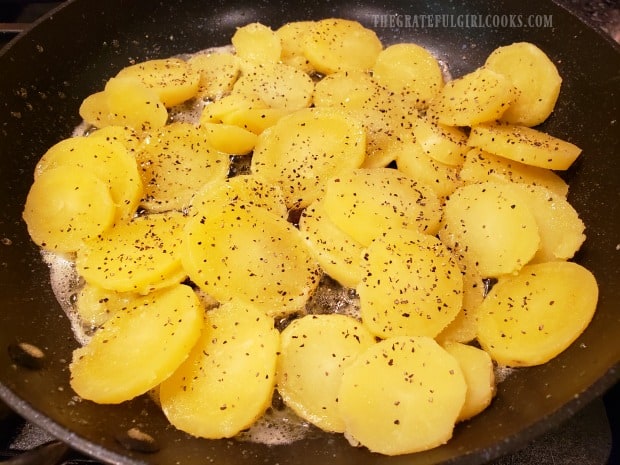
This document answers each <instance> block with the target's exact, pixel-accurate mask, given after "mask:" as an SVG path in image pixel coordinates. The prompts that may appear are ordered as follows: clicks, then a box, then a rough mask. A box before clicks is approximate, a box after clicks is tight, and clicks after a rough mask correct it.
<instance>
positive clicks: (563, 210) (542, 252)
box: [510, 184, 586, 262]
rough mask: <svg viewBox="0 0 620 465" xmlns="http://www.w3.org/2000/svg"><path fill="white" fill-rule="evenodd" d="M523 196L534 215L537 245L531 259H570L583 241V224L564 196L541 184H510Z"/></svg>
mask: <svg viewBox="0 0 620 465" xmlns="http://www.w3.org/2000/svg"><path fill="white" fill-rule="evenodd" d="M510 186H511V188H513V189H514V190H515V192H517V195H522V196H523V198H524V201H525V202H526V203H527V205H528V206H529V208H530V210H531V211H532V213H533V214H534V218H536V224H537V225H538V232H539V234H540V245H539V247H538V251H537V252H536V255H535V256H534V258H533V261H535V262H546V261H552V260H568V259H570V258H573V256H574V255H575V253H576V252H577V251H578V250H579V249H580V248H581V245H582V244H583V242H584V241H585V240H586V236H585V234H584V231H585V225H584V224H583V221H581V218H579V214H578V213H577V211H576V210H575V209H574V208H573V206H572V205H571V204H570V203H568V200H566V198H565V197H562V196H559V195H557V194H554V193H553V192H551V191H550V190H549V189H546V188H545V187H542V186H528V185H526V184H511V185H510Z"/></svg>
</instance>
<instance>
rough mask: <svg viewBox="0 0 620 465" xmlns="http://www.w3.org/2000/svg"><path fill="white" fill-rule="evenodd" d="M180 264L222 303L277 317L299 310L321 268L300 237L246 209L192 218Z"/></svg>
mask: <svg viewBox="0 0 620 465" xmlns="http://www.w3.org/2000/svg"><path fill="white" fill-rule="evenodd" d="M182 241H183V248H182V261H183V267H184V268H185V270H186V271H187V273H188V274H189V276H190V278H191V279H192V280H193V281H194V282H195V283H196V285H198V286H199V287H200V288H202V289H203V290H204V291H205V292H207V293H208V294H210V295H211V296H213V297H214V298H215V299H217V300H219V301H220V302H228V301H230V300H233V299H235V300H239V301H240V302H245V303H247V304H248V305H252V306H256V307H258V308H260V309H261V310H263V311H264V312H265V313H267V314H269V315H271V316H275V315H280V314H286V313H294V312H297V311H299V310H300V309H302V308H303V307H304V305H305V303H306V301H307V299H308V298H309V296H310V295H311V294H312V292H313V291H314V289H315V288H316V286H317V285H318V281H319V267H318V265H317V263H316V262H315V261H314V259H313V258H312V257H311V256H310V253H309V252H308V249H307V246H306V244H305V242H304V240H303V238H302V236H301V233H300V232H299V231H298V230H297V229H296V228H295V227H294V226H292V225H291V224H290V223H288V222H287V221H286V220H285V219H284V218H282V217H280V216H277V215H275V214H273V213H272V212H270V211H268V210H267V209H266V208H261V207H257V206H250V205H245V204H240V205H234V206H231V207H230V208H228V209H226V210H223V211H217V212H212V213H209V214H207V215H204V214H198V215H196V216H194V217H192V218H191V219H190V220H189V221H188V223H187V226H186V228H185V230H184V234H183V239H182Z"/></svg>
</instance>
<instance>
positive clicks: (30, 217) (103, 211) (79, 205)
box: [22, 165, 116, 253]
mask: <svg viewBox="0 0 620 465" xmlns="http://www.w3.org/2000/svg"><path fill="white" fill-rule="evenodd" d="M22 216H23V218H24V221H25V222H26V225H27V227H28V233H29V234H30V237H31V238H32V240H33V241H34V243H35V244H37V245H39V246H40V247H42V248H43V249H46V250H51V251H55V252H59V253H66V252H75V251H77V250H78V249H80V248H81V247H83V245H84V241H85V240H87V239H90V238H94V237H96V236H97V235H99V234H101V233H103V232H104V231H106V230H107V229H109V228H110V227H111V226H112V224H113V222H114V219H115V218H116V206H115V204H114V200H113V199H112V195H111V193H110V188H109V186H108V185H107V184H106V183H105V182H104V181H102V180H101V179H99V178H98V177H97V176H95V175H94V174H93V173H91V172H90V170H88V169H86V168H83V167H79V166H72V165H61V166H58V167H56V168H50V169H48V170H45V171H44V172H43V173H41V174H40V175H39V176H38V177H37V178H36V180H35V181H34V183H33V184H32V185H31V186H30V190H29V192H28V196H27V197H26V203H25V205H24V211H23V213H22Z"/></svg>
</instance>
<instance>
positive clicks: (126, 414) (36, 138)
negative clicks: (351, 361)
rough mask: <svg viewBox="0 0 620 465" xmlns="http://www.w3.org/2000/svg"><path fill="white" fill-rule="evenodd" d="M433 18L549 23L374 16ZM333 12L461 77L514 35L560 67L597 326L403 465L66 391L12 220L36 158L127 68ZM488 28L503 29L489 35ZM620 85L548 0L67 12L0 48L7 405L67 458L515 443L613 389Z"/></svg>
mask: <svg viewBox="0 0 620 465" xmlns="http://www.w3.org/2000/svg"><path fill="white" fill-rule="evenodd" d="M442 14H445V15H451V16H448V17H446V19H445V20H447V21H450V20H452V21H456V20H457V19H458V18H459V15H481V16H479V17H478V18H477V21H481V20H485V18H487V16H486V15H521V16H520V18H521V20H522V21H527V18H528V17H529V15H548V16H546V18H551V22H552V24H551V25H549V24H547V26H550V27H511V25H510V24H506V25H502V24H501V21H503V20H510V17H509V16H489V17H488V18H489V20H490V21H491V24H488V25H486V26H485V27H469V28H467V27H458V26H457V27H450V26H449V25H448V26H439V25H437V24H435V25H434V27H430V26H429V25H428V24H427V25H426V26H425V27H398V25H397V23H396V24H394V25H392V24H391V23H390V22H389V19H388V20H387V22H385V19H384V20H383V21H384V22H383V23H382V22H381V21H382V20H381V16H378V15H397V16H395V18H396V19H400V20H406V15H411V16H413V15H418V16H417V20H418V21H422V19H421V18H422V16H421V15H442ZM330 16H332V17H344V18H351V19H356V20H359V21H360V22H362V23H363V24H364V25H366V26H368V27H372V28H374V29H375V30H376V31H377V33H378V35H379V36H380V38H381V39H382V40H383V42H384V43H385V44H391V43H395V42H404V41H413V42H417V43H419V44H421V45H424V46H426V47H428V48H429V49H430V50H432V51H433V53H435V54H436V55H437V56H438V57H439V58H440V59H443V60H445V61H446V62H447V63H449V66H450V71H451V72H452V74H453V75H454V76H458V75H461V74H463V73H465V72H467V71H470V70H472V69H473V68H475V67H477V66H478V65H480V64H481V63H482V62H483V61H484V59H485V57H486V56H487V55H488V53H489V52H490V51H491V50H493V49H494V48H495V47H497V46H500V45H505V44H509V43H511V42H515V41H522V40H528V41H531V42H534V43H536V44H537V45H538V46H539V47H541V48H542V49H543V50H545V51H546V52H547V54H548V55H549V56H550V57H551V58H552V60H553V61H554V62H556V63H557V66H558V69H559V71H560V74H561V75H562V77H563V78H564V82H563V87H562V92H561V95H560V99H559V103H558V105H557V108H556V111H555V113H554V114H553V116H552V117H551V118H550V119H549V120H548V122H546V123H545V124H544V129H545V130H547V131H549V132H550V133H551V134H553V135H556V136H559V137H563V138H565V139H567V140H569V141H571V142H573V143H576V144H577V145H579V146H581V147H582V148H583V149H584V151H583V155H582V156H581V158H580V159H579V161H578V162H577V163H576V165H575V166H574V167H573V168H571V169H570V171H569V172H567V173H565V176H566V179H567V180H568V181H569V182H570V183H571V191H570V200H571V201H572V203H573V204H574V205H575V207H576V208H577V210H578V211H579V212H580V214H581V216H582V218H583V220H584V221H585V223H586V225H587V226H588V229H587V233H588V240H587V242H586V243H585V245H584V247H583V249H582V250H581V251H580V253H579V255H578V256H577V257H576V260H578V261H579V262H580V263H582V264H584V265H585V266H587V267H588V268H590V269H591V270H592V271H593V272H594V273H595V275H596V277H597V279H598V281H599V284H600V290H601V293H600V304H599V308H598V311H597V314H596V316H595V318H594V320H593V322H592V324H591V325H590V327H589V328H588V330H587V331H586V332H585V333H584V334H583V335H582V336H581V337H580V338H579V339H578V340H577V341H576V342H575V343H574V344H573V345H572V346H571V347H570V348H569V349H568V350H567V351H566V352H564V353H563V354H561V355H560V356H559V357H557V358H556V359H554V360H552V361H551V362H550V363H548V364H546V365H544V366H540V367H536V368H529V369H521V370H518V371H517V372H516V373H514V374H513V375H511V376H509V377H508V379H507V380H506V381H504V382H503V383H501V384H500V386H499V391H498V395H497V398H496V399H495V401H494V403H493V405H492V406H491V407H490V408H489V409H488V410H487V411H485V412H484V413H483V414H481V415H480V416H479V417H477V418H475V419H473V420H472V421H470V422H467V423H464V424H462V425H459V426H458V427H457V428H456V430H455V434H454V438H453V439H452V440H451V441H450V442H449V443H448V444H447V445H445V446H442V447H440V448H437V449H435V450H432V451H429V452H425V453H420V454H415V455H410V456H400V457H393V458H390V457H382V456H378V455H374V454H370V453H368V452H367V451H366V450H364V449H354V448H352V447H350V446H349V445H348V443H347V442H346V440H344V439H343V438H342V437H341V436H332V435H322V436H320V437H318V438H312V439H308V440H303V441H299V442H296V443H294V444H292V445H291V446H281V447H266V446H263V445H257V444H249V443H238V442H236V441H232V440H223V441H206V440H200V439H195V438H190V437H187V436H186V435H185V434H182V433H180V432H179V431H176V430H175V429H174V428H172V427H170V426H169V425H168V424H167V422H166V420H165V419H164V417H163V415H162V414H161V413H160V412H159V411H158V410H157V408H156V407H155V406H154V405H153V404H152V403H151V402H150V401H149V400H148V399H145V398H139V399H136V400H134V401H131V402H128V403H126V404H123V405H120V406H102V405H95V404H92V403H90V402H84V401H79V399H77V398H76V397H75V396H74V394H73V393H72V391H71V389H70V388H69V386H68V372H67V361H68V360H70V357H71V351H72V350H73V349H74V348H75V347H76V346H77V344H76V342H75V341H74V339H73V338H72V335H71V332H70V329H69V324H68V321H67V319H66V318H65V317H64V315H63V314H62V312H61V310H60V308H59V306H58V305H57V303H56V301H55V299H54V295H53V294H52V291H51V288H50V285H49V274H48V270H47V268H46V265H45V264H44V263H43V262H42V260H41V258H40V255H39V252H38V250H37V248H36V247H35V246H34V245H33V244H32V243H31V242H30V240H29V238H28V235H27V234H26V230H25V227H24V224H23V222H22V221H21V219H20V218H21V210H22V205H23V203H24V199H25V195H26V193H27V191H28V187H29V185H30V183H31V181H32V171H33V167H34V165H35V163H36V161H37V159H38V158H39V157H40V156H41V154H42V153H43V152H44V151H45V150H46V148H47V147H49V146H51V145H52V144H53V143H55V142H57V141H58V140H60V139H61V138H64V137H67V136H68V135H69V134H70V133H71V130H72V128H73V127H74V126H75V125H76V124H78V123H79V119H78V113H77V109H78V106H79V104H80V102H81V100H82V99H83V98H84V97H85V96H87V95H88V94H90V93H92V92H94V91H97V90H100V89H101V88H102V85H103V83H104V81H105V80H106V79H107V78H109V77H111V76H112V75H114V74H115V73H116V72H117V71H118V70H119V69H120V68H121V67H123V66H125V65H127V64H129V63H130V62H133V61H140V60H145V59H150V58H157V57H166V56H170V55H174V54H178V53H183V52H192V51H197V50H199V49H203V48H206V47H211V46H215V45H221V44H226V43H228V42H229V40H230V37H231V36H232V34H233V32H234V30H235V27H237V26H240V25H243V24H245V23H248V22H252V21H260V22H263V23H264V24H267V25H269V26H271V27H273V28H276V27H278V26H280V25H282V24H283V23H285V22H288V21H292V20H301V19H319V18H324V17H330ZM472 17H473V16H469V18H470V21H471V18H472ZM384 18H385V17H384ZM450 18H452V19H450ZM461 18H465V17H464V16H461ZM514 18H516V17H515V16H513V19H514ZM538 18H543V17H542V16H540V17H538ZM539 20H543V21H544V19H539ZM426 21H430V19H429V18H427V19H426ZM434 21H435V22H436V21H437V19H435V20H434ZM442 21H444V19H442ZM492 21H499V23H498V25H497V27H494V26H493V23H492ZM547 21H548V19H547ZM619 89H620V48H619V47H617V46H615V44H612V42H611V41H609V40H606V39H605V38H603V37H602V36H600V35H599V34H597V33H596V32H594V31H593V30H592V29H590V28H588V27H587V26H585V25H584V24H583V23H581V22H580V21H578V20H577V19H576V18H575V17H573V16H572V15H570V14H569V13H567V12H566V11H565V10H563V9H562V8H560V7H559V6H557V5H555V4H552V3H546V2H536V3H534V2H524V1H522V0H502V1H497V2H491V1H483V0H475V1H470V2H467V4H466V5H465V4H464V2H452V1H445V2H438V1H430V0H429V1H426V2H425V1H421V2H415V1H411V2H400V1H397V0H383V1H379V2H377V1H374V2H371V1H368V0H360V1H358V2H351V1H348V0H297V1H295V2H291V3H286V2H283V1H282V0H280V1H271V2H268V1H266V0H252V1H250V0H215V1H212V2H205V1H203V0H184V1H182V0H174V1H165V0H161V1H153V0H106V1H105V2H102V1H95V0H75V1H73V2H69V3H68V4H67V5H66V6H65V7H63V8H61V9H59V10H57V11H55V12H53V14H51V15H50V16H49V17H47V18H46V19H45V20H44V21H42V22H40V23H39V24H37V25H36V27H34V28H33V29H32V30H30V31H29V32H28V33H27V34H25V35H23V36H22V37H21V38H20V39H19V40H17V41H16V42H14V43H12V44H11V45H10V46H9V47H8V48H7V49H5V50H4V51H3V52H2V54H0V108H1V112H0V192H1V194H0V198H1V199H2V208H1V209H0V321H1V323H0V397H1V398H2V399H3V400H4V401H5V402H7V403H8V404H9V405H12V406H13V408H14V409H15V410H16V411H17V412H18V413H19V414H21V415H22V416H24V417H26V418H27V419H29V420H31V421H33V422H35V423H37V424H39V425H41V426H42V427H43V428H45V429H47V430H48V431H50V432H51V433H52V434H53V435H55V436H57V437H58V438H59V439H61V440H62V441H64V442H66V443H68V444H70V445H71V446H72V447H73V448H75V449H78V450H80V451H82V452H84V453H86V454H90V455H92V456H95V457H97V458H99V459H100V460H103V461H106V462H110V463H118V464H162V465H172V464H179V465H190V464H191V465H194V464H207V463H217V464H222V465H223V464H226V465H233V464H240V463H245V464H248V463H250V464H276V463H278V464H281V465H284V464H292V463H295V464H300V465H303V464H319V463H320V464H359V465H362V464H370V463H372V464H378V465H383V464H386V465H387V464H390V465H396V464H410V465H421V464H431V463H442V462H445V463H455V464H456V463H458V464H473V463H483V462H486V461H488V460H491V459H493V458H495V457H498V456H499V455H502V454H505V453H508V452H511V451H514V450H516V449H517V448H520V447H523V446H524V445H525V444H526V443H527V442H528V441H529V440H531V439H532V438H534V437H536V436H538V435H540V434H542V433H543V432H544V431H546V430H548V429H549V428H551V427H553V426H555V425H557V424H559V423H560V422H561V421H563V420H564V419H566V418H568V417H569V416H571V415H572V414H574V413H575V412H577V411H578V410H579V409H580V408H582V407H583V406H584V405H586V404H587V403H588V402H589V401H591V400H592V399H594V398H595V397H597V396H599V395H601V394H602V393H604V392H605V391H606V390H607V389H608V388H609V387H610V386H612V385H613V384H614V383H615V382H617V380H618V379H619V374H618V362H619V360H620V304H619V303H618V302H620V286H619V284H620V250H619V248H620V246H619V244H620V206H619V204H620V198H619V195H618V192H619V190H618V184H617V183H618V179H620V136H619V134H620V129H619V126H620V114H619V110H618V109H619V107H620V92H619ZM20 342H26V343H30V344H34V345H36V346H37V347H39V348H40V349H42V350H43V352H44V354H45V357H44V358H43V359H42V360H41V361H39V362H38V363H36V364H34V365H35V366H31V367H27V366H24V364H23V363H16V360H17V361H18V362H19V359H20V358H21V357H19V356H18V357H16V356H15V354H16V351H15V350H14V349H15V344H16V343H20ZM26 365H28V364H26ZM131 428H137V429H139V430H141V431H143V432H146V433H148V434H150V435H151V436H152V437H153V438H154V439H155V441H156V447H153V448H152V449H157V450H156V451H153V450H151V451H150V452H139V451H135V450H128V449H127V448H126V447H125V446H123V445H122V443H123V441H122V440H119V438H122V436H123V435H124V433H126V432H127V431H128V430H130V429H131Z"/></svg>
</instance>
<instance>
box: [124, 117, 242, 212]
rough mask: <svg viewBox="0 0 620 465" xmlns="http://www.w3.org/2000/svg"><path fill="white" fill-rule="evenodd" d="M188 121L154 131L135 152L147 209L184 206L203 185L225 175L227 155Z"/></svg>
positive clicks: (143, 204)
mask: <svg viewBox="0 0 620 465" xmlns="http://www.w3.org/2000/svg"><path fill="white" fill-rule="evenodd" d="M208 139H209V136H208V135H207V134H206V132H205V131H203V130H202V129H200V128H198V127H196V126H194V125H192V124H190V123H171V124H169V125H167V126H166V127H164V128H162V129H160V130H159V131H156V132H154V133H153V134H151V136H150V142H149V143H148V144H144V145H143V147H142V150H140V152H139V153H138V154H137V155H136V159H137V161H138V163H139V165H140V175H141V176H142V179H143V183H144V190H145V192H144V194H145V195H144V198H143V199H142V206H143V207H145V208H146V209H147V210H148V211H150V212H164V211H169V210H178V211H181V210H183V209H184V208H187V206H188V205H189V202H190V199H191V197H192V195H193V194H194V193H195V192H196V191H197V190H199V189H200V188H201V187H202V186H203V185H204V184H206V183H208V182H211V181H215V180H218V179H224V178H225V177H226V176H227V175H228V169H229V167H230V159H229V156H228V154H226V153H224V152H220V151H218V150H216V149H214V148H213V147H212V146H211V145H210V144H209V142H208Z"/></svg>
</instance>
